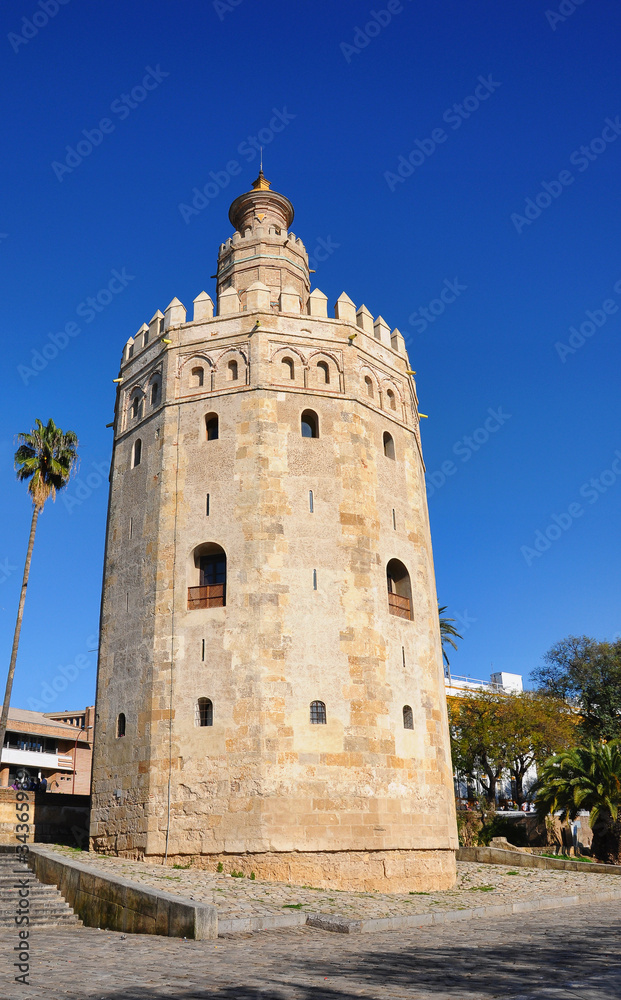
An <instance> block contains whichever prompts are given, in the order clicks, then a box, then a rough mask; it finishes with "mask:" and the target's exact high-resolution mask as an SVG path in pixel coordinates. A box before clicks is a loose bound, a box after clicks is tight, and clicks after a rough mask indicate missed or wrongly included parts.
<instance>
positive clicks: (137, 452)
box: [132, 438, 142, 469]
mask: <svg viewBox="0 0 621 1000" xmlns="http://www.w3.org/2000/svg"><path fill="white" fill-rule="evenodd" d="M141 458H142V441H141V440H140V438H136V440H135V441H134V448H133V452H132V468H133V469H135V468H136V466H137V465H140V459H141Z"/></svg>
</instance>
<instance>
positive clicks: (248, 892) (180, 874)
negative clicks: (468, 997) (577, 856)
mask: <svg viewBox="0 0 621 1000" xmlns="http://www.w3.org/2000/svg"><path fill="white" fill-rule="evenodd" d="M55 850H57V851H58V853H59V854H63V855H65V856H67V857H71V858H73V859H74V860H75V861H79V862H80V864H86V865H88V866H89V867H92V868H94V869H96V870H98V871H103V872H107V873H108V874H110V875H112V874H116V875H117V876H120V877H121V878H126V879H129V880H130V881H132V882H138V883H140V884H142V885H148V886H151V887H152V888H154V889H160V890H162V891H165V892H172V893H178V894H179V895H180V896H185V897H186V898H189V899H194V900H197V901H199V902H203V903H212V904H213V905H215V906H217V908H218V917H219V919H221V920H222V919H226V918H231V917H243V916H265V915H270V914H274V913H279V914H281V913H283V912H284V913H286V912H287V911H288V910H289V911H291V910H294V909H295V910H298V909H299V910H301V911H302V912H306V913H334V914H339V915H342V916H345V917H349V918H353V919H368V918H376V917H395V916H405V915H414V914H419V913H429V912H430V911H442V910H458V909H469V908H471V907H473V906H479V905H483V904H488V903H514V902H522V901H526V900H539V899H541V898H543V897H545V896H565V895H567V896H571V895H578V894H579V893H586V892H592V893H597V892H605V891H607V890H610V889H617V890H621V873H620V874H619V875H608V874H605V875H597V874H595V873H593V874H589V873H588V872H585V873H584V874H582V872H564V871H545V870H540V869H537V868H520V869H515V868H511V867H509V866H504V865H483V864H478V863H477V862H474V861H459V862H458V863H457V869H458V873H459V877H458V882H457V885H456V887H455V888H454V889H451V890H448V891H444V892H432V893H415V894H413V893H404V894H403V895H401V894H388V893H385V894H384V893H380V892H342V891H339V890H338V889H313V888H312V887H311V886H304V887H301V886H293V885H285V884H283V883H281V882H264V881H260V880H258V879H257V880H256V881H252V880H251V879H249V878H232V877H231V876H230V875H227V874H225V873H222V874H218V873H217V872H210V871H206V870H204V869H200V868H194V869H193V868H189V869H177V868H164V867H162V865H146V864H144V863H143V862H141V861H128V860H127V859H125V858H112V857H107V856H106V855H101V854H94V853H89V852H87V851H83V852H80V851H76V850H72V849H71V848H62V847H57V848H55ZM585 868H586V864H585Z"/></svg>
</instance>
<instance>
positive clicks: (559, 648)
mask: <svg viewBox="0 0 621 1000" xmlns="http://www.w3.org/2000/svg"><path fill="white" fill-rule="evenodd" d="M532 676H533V679H534V680H535V681H536V682H537V683H538V684H539V685H540V686H541V687H542V689H543V690H544V691H547V692H549V693H550V694H553V695H556V696H557V697H559V698H565V699H567V700H569V701H571V702H573V703H574V704H575V706H576V708H577V709H578V711H579V712H580V716H581V722H580V731H581V735H582V738H583V739H584V740H585V741H589V740H600V739H605V740H612V739H618V738H620V737H621V640H617V641H616V642H598V641H597V639H591V638H589V636H586V635H583V636H574V635H570V636H568V637H567V638H566V639H562V640H561V641H560V642H557V643H556V644H555V645H554V646H552V648H551V649H550V650H549V651H548V652H547V653H546V655H545V657H544V663H543V665H542V666H541V667H538V668H537V670H535V671H533V675H532Z"/></svg>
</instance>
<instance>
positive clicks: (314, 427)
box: [302, 410, 319, 438]
mask: <svg viewBox="0 0 621 1000" xmlns="http://www.w3.org/2000/svg"><path fill="white" fill-rule="evenodd" d="M302 437H303V438H317V437H319V421H318V420H317V414H316V413H314V412H313V411H312V410H304V413H303V414H302Z"/></svg>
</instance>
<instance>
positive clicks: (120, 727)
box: [116, 712, 125, 740]
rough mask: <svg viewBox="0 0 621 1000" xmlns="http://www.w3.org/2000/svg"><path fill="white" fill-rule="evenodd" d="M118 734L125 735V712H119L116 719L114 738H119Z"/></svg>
mask: <svg viewBox="0 0 621 1000" xmlns="http://www.w3.org/2000/svg"><path fill="white" fill-rule="evenodd" d="M120 736H125V713H124V712H119V714H118V716H117V720H116V738H117V740H118V739H119V737H120Z"/></svg>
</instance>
